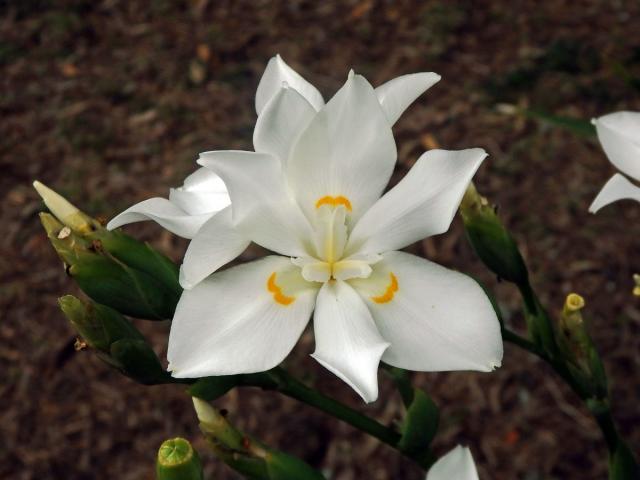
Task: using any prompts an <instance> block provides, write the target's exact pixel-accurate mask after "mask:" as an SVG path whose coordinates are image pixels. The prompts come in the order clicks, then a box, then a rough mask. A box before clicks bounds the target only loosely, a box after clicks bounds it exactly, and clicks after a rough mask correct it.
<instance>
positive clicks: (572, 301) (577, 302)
mask: <svg viewBox="0 0 640 480" xmlns="http://www.w3.org/2000/svg"><path fill="white" fill-rule="evenodd" d="M564 308H565V311H566V312H577V311H578V310H582V309H583V308H584V298H582V297H581V296H580V295H578V294H577V293H570V294H569V295H567V299H566V300H565V302H564Z"/></svg>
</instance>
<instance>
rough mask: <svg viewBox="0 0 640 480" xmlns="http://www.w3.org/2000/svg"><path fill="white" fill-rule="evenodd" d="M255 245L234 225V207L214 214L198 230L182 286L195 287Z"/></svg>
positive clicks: (183, 270) (187, 256) (182, 271)
mask: <svg viewBox="0 0 640 480" xmlns="http://www.w3.org/2000/svg"><path fill="white" fill-rule="evenodd" d="M249 243H251V241H250V240H248V239H247V238H246V237H244V236H243V235H241V234H240V233H239V232H238V231H237V230H236V229H235V228H234V227H233V224H232V222H231V207H227V208H225V209H224V210H222V211H221V212H219V213H218V214H217V215H214V216H213V217H212V218H211V219H210V220H209V221H208V222H206V223H205V224H204V225H203V226H202V227H201V228H200V230H199V231H198V233H197V234H196V236H195V237H193V240H191V242H190V243H189V247H188V248H187V251H186V253H185V255H184V260H183V262H182V266H181V267H180V285H181V286H182V288H193V287H194V286H195V285H197V284H198V283H200V282H201V281H202V280H204V279H205V278H206V277H208V276H209V275H211V274H212V273H213V272H215V271H216V270H218V269H219V268H220V267H222V266H223V265H226V264H227V263H229V262H230V261H231V260H233V259H234V258H236V257H237V256H238V255H240V254H241V253H242V252H243V251H244V250H245V249H246V248H247V247H248V246H249Z"/></svg>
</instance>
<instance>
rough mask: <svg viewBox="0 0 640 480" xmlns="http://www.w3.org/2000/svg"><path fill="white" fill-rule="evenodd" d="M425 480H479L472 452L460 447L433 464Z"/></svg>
mask: <svg viewBox="0 0 640 480" xmlns="http://www.w3.org/2000/svg"><path fill="white" fill-rule="evenodd" d="M425 480H478V471H477V470H476V465H475V463H474V462H473V456H472V455H471V451H470V450H469V449H468V448H467V447H462V446H460V445H458V446H457V447H456V448H454V449H453V450H451V451H450V452H449V453H447V454H446V455H445V456H444V457H441V458H440V459H439V460H438V461H437V462H436V463H434V464H433V466H432V467H431V468H430V469H429V472H427V477H426V479H425Z"/></svg>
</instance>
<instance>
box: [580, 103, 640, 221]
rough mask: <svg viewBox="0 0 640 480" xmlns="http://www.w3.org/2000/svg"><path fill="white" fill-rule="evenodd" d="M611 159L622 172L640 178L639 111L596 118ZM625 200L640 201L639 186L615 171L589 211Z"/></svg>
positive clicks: (598, 131) (603, 145) (599, 132)
mask: <svg viewBox="0 0 640 480" xmlns="http://www.w3.org/2000/svg"><path fill="white" fill-rule="evenodd" d="M593 124H594V125H595V126H596V131H597V133H598V139H599V140H600V144H601V145H602V148H603V149H604V151H605V153H606V154H607V157H609V161H611V163H613V165H614V166H615V167H616V168H617V169H618V170H620V171H621V172H622V173H624V174H626V175H628V176H630V177H632V178H633V179H634V180H638V181H640V112H615V113H610V114H608V115H604V116H603V117H599V118H596V119H594V120H593ZM622 199H631V200H636V201H638V202H640V188H639V187H637V186H636V185H634V184H633V183H631V182H630V181H629V180H627V179H626V177H624V176H623V175H621V174H619V173H616V174H615V175H614V176H613V177H611V179H609V181H608V182H607V183H606V184H605V185H604V187H602V190H600V193H598V196H597V197H596V198H595V200H594V201H593V203H592V204H591V206H590V207H589V211H590V212H591V213H596V212H597V211H598V210H600V209H601V208H602V207H604V206H606V205H609V204H610V203H613V202H616V201H618V200H622Z"/></svg>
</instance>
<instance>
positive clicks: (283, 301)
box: [267, 272, 296, 306]
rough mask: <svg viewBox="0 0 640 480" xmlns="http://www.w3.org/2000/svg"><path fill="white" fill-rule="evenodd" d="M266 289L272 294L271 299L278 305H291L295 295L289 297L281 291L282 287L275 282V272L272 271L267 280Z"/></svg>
mask: <svg viewBox="0 0 640 480" xmlns="http://www.w3.org/2000/svg"><path fill="white" fill-rule="evenodd" d="M267 290H268V291H269V292H270V293H272V294H273V299H274V300H275V301H276V302H277V303H279V304H280V305H285V306H286V305H291V304H292V303H293V302H294V301H295V300H296V297H289V296H287V295H285V294H284V293H282V289H281V288H280V287H279V286H278V285H277V284H276V272H273V273H272V274H271V276H270V277H269V280H267Z"/></svg>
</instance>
